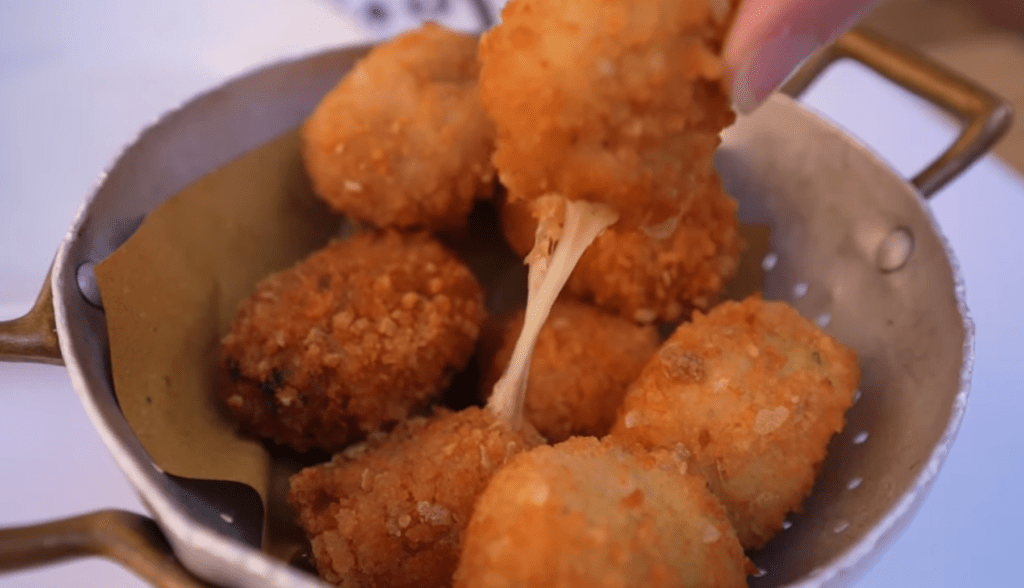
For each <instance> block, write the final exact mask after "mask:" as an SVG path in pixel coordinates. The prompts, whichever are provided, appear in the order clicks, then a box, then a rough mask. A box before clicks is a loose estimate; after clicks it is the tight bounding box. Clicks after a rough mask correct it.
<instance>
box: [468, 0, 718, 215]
mask: <svg viewBox="0 0 1024 588" xmlns="http://www.w3.org/2000/svg"><path fill="white" fill-rule="evenodd" d="M737 4H738V2H737V1H733V2H731V3H730V2H728V1H710V2H709V1H707V0H682V1H680V0H638V1H635V2H622V1H620V0H512V1H511V2H509V3H508V4H506V5H505V8H504V9H503V11H502V15H501V23H500V24H499V25H498V26H496V27H494V28H493V29H491V30H490V31H488V32H486V33H485V34H484V35H483V37H482V38H481V41H480V63H481V70H480V94H481V97H482V99H483V105H484V108H485V109H486V111H487V113H488V114H489V115H490V117H491V118H492V119H493V120H494V123H495V128H496V131H497V140H496V144H495V153H494V164H495V167H497V169H498V171H499V176H500V178H501V182H502V183H503V184H504V185H505V186H506V187H507V188H508V190H509V193H510V196H511V198H512V199H513V200H516V199H527V200H532V199H534V198H537V197H540V196H543V195H545V194H549V193H557V194H561V195H563V196H566V197H568V198H570V199H573V200H579V199H585V200H590V201H594V202H601V203H604V204H607V205H609V206H610V207H611V208H612V209H613V210H615V211H616V212H618V213H619V215H620V222H621V223H624V224H625V225H627V226H634V227H635V226H653V225H657V224H659V223H661V222H663V221H665V220H666V219H668V218H670V217H673V216H675V215H676V214H677V213H678V212H679V210H681V209H685V208H686V207H687V206H689V202H690V201H691V200H692V199H693V197H694V194H695V193H696V192H698V191H699V190H698V189H699V187H700V186H701V185H702V184H703V183H704V182H706V181H707V178H708V177H710V176H711V175H712V174H713V173H714V169H713V165H712V156H713V154H714V151H715V149H716V148H717V147H718V145H719V142H720V140H719V133H720V131H721V130H722V129H723V128H725V127H726V126H728V125H730V124H731V123H732V122H733V120H734V119H735V116H734V114H733V112H732V109H731V106H730V99H729V96H728V93H727V88H726V84H725V69H724V67H723V65H722V61H721V58H720V53H721V47H722V43H723V39H724V37H725V34H726V30H727V27H728V24H729V22H730V21H731V18H732V13H733V11H734V9H735V6H736V5H737Z"/></svg>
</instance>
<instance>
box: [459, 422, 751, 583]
mask: <svg viewBox="0 0 1024 588" xmlns="http://www.w3.org/2000/svg"><path fill="white" fill-rule="evenodd" d="M685 467H686V464H685V463H684V462H680V461H678V459H677V458H676V457H675V456H674V455H672V454H671V453H670V452H667V451H656V452H650V453H648V452H646V451H638V452H636V453H634V452H629V451H626V450H624V449H623V448H622V447H620V446H619V445H618V444H616V443H610V442H608V441H605V442H599V441H598V440H597V439H595V438H593V437H574V438H572V439H569V440H568V441H565V442H563V443H560V444H558V445H555V446H546V445H545V446H540V447H537V448H535V449H532V450H530V451H527V452H524V453H520V454H519V455H517V456H515V457H514V458H512V460H511V461H509V463H508V465H506V466H505V467H504V468H502V469H501V470H499V471H498V473H496V474H495V475H494V477H493V478H492V479H491V481H490V483H489V484H488V485H487V488H486V489H485V490H484V492H483V494H481V496H480V499H479V501H478V502H477V505H476V509H475V510H474V511H473V516H472V518H471V519H470V522H469V526H468V527H467V528H466V531H465V534H464V536H463V542H462V556H461V558H460V561H459V567H458V569H457V571H456V572H455V586H456V588H492V587H493V588H499V587H500V588H507V587H510V586H516V587H518V588H570V587H571V588H576V587H578V586H588V587H594V588H603V587H608V588H611V587H615V588H628V587H633V586H635V587H645V588H646V587H649V586H657V587H691V588H698V587H699V588H718V587H736V588H739V587H745V586H746V585H747V584H746V571H747V569H748V568H747V565H748V562H747V559H746V557H745V556H744V554H743V550H742V549H741V548H740V544H739V541H738V540H737V539H736V535H735V533H734V532H733V530H732V528H731V527H730V526H729V521H728V519H727V518H726V516H725V513H724V511H723V509H722V506H721V504H720V503H719V502H718V500H717V499H715V497H714V496H712V495H711V494H710V493H709V492H708V490H707V487H706V485H705V483H704V480H702V479H701V478H699V477H698V476H694V475H690V474H687V473H685V471H684V470H685Z"/></svg>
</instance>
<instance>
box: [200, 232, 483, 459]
mask: <svg viewBox="0 0 1024 588" xmlns="http://www.w3.org/2000/svg"><path fill="white" fill-rule="evenodd" d="M484 318H485V310H484V302H483V292H482V291H481V288H480V285H479V284H478V283H477V280H476V278H475V277H474V276H473V274H472V273H470V271H469V270H468V269H467V268H466V266H465V265H463V263H462V262H461V261H460V260H459V259H458V258H456V257H455V255H454V254H452V253H451V252H449V251H448V250H446V249H445V248H444V247H442V246H441V245H440V243H438V242H437V241H436V240H435V239H434V238H433V237H431V236H429V235H427V234H425V233H417V234H409V235H406V234H401V233H398V232H396V231H390V230H389V231H382V232H379V233H376V232H374V233H371V232H365V233H361V234H357V235H355V236H354V237H352V238H351V239H348V240H342V241H336V242H333V243H331V244H329V245H327V246H326V247H325V248H324V249H322V250H320V251H318V252H315V253H313V254H312V255H310V256H309V257H308V258H306V259H305V260H303V261H302V262H300V263H299V264H297V265H296V266H294V267H293V268H291V269H289V270H286V271H284V272H281V273H279V274H276V275H274V276H271V277H269V278H267V279H266V280H264V281H263V282H261V283H260V284H259V285H258V286H257V288H256V291H255V292H254V294H253V295H252V296H251V297H250V298H249V299H248V300H247V301H246V302H244V303H243V304H242V306H241V309H240V310H239V313H238V316H237V318H236V319H235V322H234V324H233V326H232V327H231V330H230V332H229V333H228V334H227V335H226V336H225V337H224V339H223V341H222V345H221V352H222V353H221V362H220V369H221V375H222V379H223V382H224V384H223V385H222V386H221V388H220V391H221V399H222V401H223V403H224V405H225V406H226V408H227V410H228V411H229V412H230V414H231V415H232V416H234V418H236V419H237V420H238V421H239V422H241V423H242V424H243V426H244V427H245V428H247V429H248V430H250V431H251V432H253V433H255V434H257V435H260V436H263V437H268V438H270V439H273V440H274V441H276V442H278V443H282V444H285V445H289V446H291V447H293V448H295V449H298V450H300V451H303V450H307V449H310V448H314V447H318V448H323V449H328V450H334V449H338V448H341V447H343V446H344V445H345V444H347V443H349V442H351V441H353V440H356V439H359V438H361V437H364V436H365V435H366V434H367V433H369V432H371V431H375V430H378V429H381V428H384V427H388V426H391V425H394V424H395V423H397V422H399V421H401V420H402V419H404V418H406V417H407V416H409V415H410V414H413V413H415V412H417V411H419V410H421V409H422V408H423V407H424V406H425V404H426V403H427V402H428V401H429V400H430V399H431V398H433V397H435V396H436V395H437V394H438V393H439V392H440V391H441V390H442V389H443V388H444V387H445V386H446V385H447V384H448V382H449V381H450V380H451V378H452V376H453V374H455V373H457V372H458V371H460V370H461V369H463V368H464V367H465V366H466V364H467V363H468V361H469V359H470V357H471V356H472V354H473V350H474V346H475V344H476V339H477V337H478V335H479V332H480V327H481V325H482V323H483V320H484Z"/></svg>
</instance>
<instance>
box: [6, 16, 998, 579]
mask: <svg viewBox="0 0 1024 588" xmlns="http://www.w3.org/2000/svg"><path fill="white" fill-rule="evenodd" d="M366 50H367V48H365V47H364V48H355V49H344V50H340V51H334V52H329V53H325V54H321V55H317V56H313V57H309V58H305V59H300V60H297V61H291V62H286V63H283V64H279V65H273V66H270V67H268V68H265V69H262V70H259V71H257V72H255V73H252V74H250V75H247V76H245V77H243V78H240V79H238V80H235V81H232V82H230V83H228V84H226V85H224V86H222V87H220V88H218V89H216V90H214V91H212V92H210V93H208V94H205V95H203V96H201V97H199V98H197V99H195V100H193V101H191V102H189V103H188V104H186V105H184V106H183V107H181V108H180V109H179V110H176V111H174V112H172V113H170V114H169V115H167V116H166V117H165V118H164V119H163V120H161V121H160V122H159V123H158V124H156V125H155V126H153V127H152V128H150V129H148V130H147V131H145V132H144V133H143V134H142V135H141V136H140V137H139V139H138V140H137V141H136V143H135V144H133V145H132V146H131V147H130V148H129V149H128V150H127V151H126V152H125V153H124V154H123V156H122V157H121V158H120V159H119V160H118V161H117V162H116V164H115V165H114V166H113V168H112V169H111V170H110V172H109V173H108V174H107V175H106V177H105V180H104V181H103V183H102V184H101V185H100V187H99V188H98V189H97V190H96V192H95V193H94V194H93V195H92V196H91V197H90V198H89V199H88V200H87V201H86V203H85V205H84V206H83V207H82V209H81V210H80V212H79V214H78V217H77V219H76V220H75V222H74V226H73V227H72V228H71V230H70V231H69V233H68V236H67V237H66V239H65V240H64V242H63V243H62V245H61V247H60V250H59V252H58V254H57V257H56V260H55V262H54V265H53V268H52V272H51V280H50V282H49V283H48V284H47V285H46V286H45V287H44V288H43V292H42V294H41V296H40V300H39V302H38V303H37V304H36V306H35V307H34V308H33V310H32V311H30V313H29V315H27V316H26V317H23V318H22V319H17V320H15V321H9V322H7V323H0V356H5V358H6V359H22V360H32V361H51V362H59V361H61V358H62V359H63V362H64V363H65V364H66V365H67V368H68V370H69V372H70V375H71V380H72V382H73V384H74V387H75V389H76V391H77V393H78V394H79V395H80V396H81V399H82V401H83V405H84V406H85V409H86V411H87V412H88V414H89V417H90V418H91V420H92V421H93V423H94V424H95V426H96V428H97V429H98V431H99V432H100V435H101V437H102V438H103V440H104V442H105V443H106V444H107V446H108V447H109V449H110V451H111V453H112V454H113V456H114V457H115V459H116V461H117V462H118V464H119V465H120V466H121V468H122V469H123V470H124V472H125V475H126V476H127V478H128V479H129V481H130V482H131V483H132V484H133V485H134V487H135V488H136V489H137V490H138V492H139V493H140V495H141V496H142V498H143V500H144V502H145V503H146V504H147V505H148V506H149V507H150V509H151V515H152V516H153V518H154V519H155V525H154V523H152V522H150V521H148V520H147V519H145V518H144V517H141V516H139V515H131V514H128V513H110V512H106V513H96V514H93V515H87V516H85V517H80V518H77V519H72V520H69V521H64V522H60V523H52V524H48V525H41V526H36V527H26V528H19V529H8V530H2V531H0V570H3V569H14V568H18V567H23V566H25V565H30V564H37V563H43V562H46V561H53V560H56V559H60V558H63V557H69V556H75V555H83V554H96V553H98V554H104V555H107V556H110V557H112V558H114V559H117V560H120V561H122V562H123V563H125V564H126V565H129V566H130V567H132V568H133V569H135V570H136V571H137V572H139V573H140V574H142V575H143V576H144V577H146V578H147V579H149V580H150V581H152V582H154V583H156V584H159V585H164V586H192V585H197V584H198V583H199V582H200V581H199V580H196V579H195V577H194V576H198V577H201V578H204V579H205V580H206V581H210V582H214V583H216V584H220V585H225V586H243V585H244V586H272V585H273V586H291V587H312V586H321V585H322V584H320V583H319V582H318V581H317V580H315V579H314V578H313V577H312V576H310V575H308V574H307V573H305V572H303V571H300V570H298V569H296V568H293V567H291V566H289V565H287V564H286V563H285V562H282V561H279V560H276V559H273V558H271V557H269V556H267V555H265V554H264V553H262V552H261V551H259V550H258V549H256V548H254V547H251V546H250V545H249V544H248V543H247V542H246V541H245V538H246V537H247V536H248V535H249V530H251V529H252V527H253V526H255V527H257V528H258V527H259V526H260V525H261V523H262V521H261V520H255V521H254V520H253V517H256V518H257V519H260V518H261V517H262V513H261V512H260V513H256V514H251V513H250V514H249V515H245V514H244V513H242V514H237V513H236V514H237V516H233V517H228V518H230V519H231V522H225V521H227V520H228V519H227V518H225V517H223V516H222V514H223V513H222V512H221V506H214V505H218V504H220V505H223V497H221V496H217V497H214V496H213V494H214V493H215V492H217V491H216V490H214V489H211V488H210V487H208V486H203V485H197V484H189V483H188V481H187V480H181V479H177V478H173V477H170V476H167V475H165V474H164V473H162V472H161V471H160V470H159V469H158V468H157V467H156V466H155V465H154V464H153V462H152V461H151V460H150V458H149V457H148V455H147V454H146V452H145V450H144V449H143V447H142V445H141V444H140V443H139V441H138V439H137V438H136V437H135V434H134V433H133V431H132V429H131V427H130V426H129V425H128V423H127V422H126V420H125V418H124V416H123V415H122V414H121V412H120V410H119V408H118V405H117V401H116V398H115V395H114V391H113V385H112V383H111V382H112V377H111V372H110V360H109V350H108V339H107V332H106V325H105V319H104V314H103V310H102V307H101V306H100V305H99V304H98V299H97V297H96V293H95V284H94V283H93V282H91V278H90V275H91V274H90V273H89V271H88V270H89V268H91V267H92V265H93V264H95V263H97V262H99V261H101V260H103V259H105V258H106V257H107V256H108V255H109V254H110V253H111V252H113V251H114V250H115V249H116V248H117V247H118V246H120V245H121V244H122V243H124V241H125V240H126V239H127V238H128V237H129V236H130V235H131V233H132V232H133V231H134V230H135V228H136V227H137V226H138V224H139V222H140V219H142V218H143V217H144V216H145V215H146V214H147V213H148V212H149V211H151V210H152V209H153V208H155V207H156V206H157V205H159V204H160V203H162V202H163V201H164V200H166V199H167V198H169V197H171V196H173V195H174V194H176V193H178V192H179V191H180V190H182V189H183V188H185V187H186V186H187V185H189V184H191V183H192V182H193V181H195V180H197V179H198V178H200V177H202V176H204V175H205V174H207V173H209V172H210V171H212V170H214V169H216V168H218V167H219V166H221V165H223V164H225V163H226V162H228V161H230V160H232V159H233V158H235V157H237V156H238V155H240V154H242V153H244V152H246V151H248V150H250V149H252V148H254V147H256V146H259V145H261V144H264V143H266V142H267V141H269V140H270V139H272V138H273V137H275V136H277V135H279V134H280V133H282V132H284V131H287V130H289V129H292V128H294V127H295V126H297V125H298V124H299V123H300V122H301V121H302V120H303V119H304V118H305V117H306V116H307V115H308V113H309V112H310V111H311V110H312V108H313V107H314V105H315V104H316V103H317V102H318V101H319V99H320V97H321V96H323V95H324V93H326V92H327V90H329V89H330V88H331V87H332V86H333V85H334V84H335V83H336V81H337V80H338V79H339V77H340V76H341V75H343V74H344V72H346V71H347V70H348V69H349V68H350V67H351V66H352V64H353V63H354V61H355V60H356V59H358V58H359V57H361V56H362V55H363V54H365V52H366ZM843 57H852V58H854V59H857V60H859V61H861V62H863V63H865V64H866V65H868V66H869V67H872V68H873V69H875V70H876V71H879V72H880V73H882V74H883V75H885V76H887V77H889V78H890V79H892V80H894V81H896V82H897V83H900V84H901V85H904V86H905V87H907V88H908V89H910V90H911V91H913V92H915V93H918V94H920V95H922V96H925V97H927V98H929V99H931V100H932V101H933V102H935V103H937V104H938V105H939V106H941V107H943V108H945V109H947V110H949V111H951V112H952V113H953V114H955V115H957V116H958V117H959V118H960V119H961V120H962V121H963V123H964V130H963V132H962V133H961V136H960V137H959V138H958V139H957V141H956V142H955V143H954V145H953V146H952V147H951V148H950V150H949V151H947V152H946V153H944V154H943V155H942V156H941V157H940V158H939V159H938V160H937V161H936V162H935V163H934V164H933V165H931V166H930V167H929V168H928V169H926V170H925V171H924V172H922V174H921V175H919V176H918V177H917V178H915V179H914V180H913V182H912V183H908V182H907V181H906V180H904V179H903V178H901V177H899V176H897V175H896V174H895V173H894V172H893V171H892V170H891V169H890V168H889V167H888V166H887V165H886V164H884V163H882V162H881V161H880V160H879V159H878V158H876V157H875V156H874V155H873V154H872V153H871V152H870V151H869V150H867V149H866V148H865V147H863V146H862V145H860V144H858V143H857V142H856V141H855V140H853V139H852V138H851V137H849V136H848V135H846V134H844V133H842V132H840V131H839V130H837V129H835V128H833V127H832V126H829V125H828V124H827V123H825V122H823V121H822V120H821V119H819V118H817V117H816V116H815V115H813V114H811V113H809V112H807V111H805V110H803V109H802V108H801V107H800V106H799V104H798V103H797V102H796V101H795V100H793V99H792V98H789V97H788V96H786V95H782V94H780V95H777V96H775V97H773V98H772V99H771V100H769V102H768V103H767V104H765V105H764V106H763V107H762V108H760V109H759V110H758V111H757V112H756V113H755V114H753V115H751V116H747V117H741V119H740V120H739V121H738V122H737V124H736V125H735V126H734V127H732V128H730V129H728V130H727V131H726V133H725V134H724V142H723V145H722V147H721V149H720V151H719V153H718V155H717V165H718V168H719V171H720V172H721V175H722V177H723V181H724V183H725V186H726V188H727V191H728V192H729V193H731V194H732V195H733V196H734V197H735V198H736V199H737V200H738V201H739V203H740V215H741V218H742V219H743V220H745V221H751V222H766V223H769V224H770V225H771V227H772V241H771V252H770V253H769V254H768V255H767V256H766V257H765V258H764V260H763V265H762V267H763V269H764V270H765V288H764V295H765V297H766V298H773V299H781V300H785V301H788V302H790V303H792V304H793V305H794V306H795V307H796V308H797V309H798V310H799V311H800V312H801V313H802V314H804V315H805V316H807V317H808V318H810V319H811V320H813V321H815V322H817V324H818V325H820V326H821V327H822V328H824V329H825V330H826V331H828V332H829V333H831V334H832V335H833V336H835V337H836V338H838V339H839V340H841V341H842V342H844V343H845V344H846V345H848V346H850V347H852V348H853V349H854V350H856V351H857V353H858V355H859V358H860V362H861V369H862V373H863V380H862V386H861V389H860V390H859V391H858V394H857V401H856V402H855V404H854V406H853V407H852V408H851V409H850V411H849V413H848V424H847V426H846V429H845V430H844V431H843V433H842V434H840V435H838V436H837V437H835V438H834V439H833V442H832V445H831V447H830V451H829V456H828V459H827V461H826V462H825V464H824V465H823V467H822V470H821V473H820V476H819V478H818V480H817V484H816V486H815V489H814V491H813V493H812V495H811V496H810V497H809V499H808V500H807V502H806V504H805V508H804V510H803V512H802V513H801V514H799V515H796V516H794V517H792V518H791V519H790V521H788V522H787V527H786V528H785V529H784V530H783V531H782V532H781V534H780V535H779V536H778V537H777V538H776V539H774V540H773V541H772V542H770V543H769V544H768V545H767V546H766V547H765V548H763V549H761V550H759V551H758V552H755V553H753V554H752V559H753V560H754V561H755V563H756V564H757V565H758V566H759V567H760V568H761V570H762V572H761V573H760V574H758V576H757V577H754V578H752V579H751V585H752V586H757V587H768V586H783V585H787V586H829V587H835V586H845V585H849V584H852V583H853V582H854V581H856V579H857V578H858V577H859V576H860V575H861V574H863V573H864V572H865V571H866V570H867V569H868V568H869V567H870V566H871V565H872V564H873V563H874V562H875V561H876V560H877V559H878V558H879V557H880V556H881V554H882V553H883V552H884V551H885V549H886V548H887V547H888V546H889V545H890V544H891V543H892V542H893V541H894V540H895V539H896V538H897V537H898V535H899V534H900V532H901V531H902V530H903V528H904V527H905V526H906V525H907V524H908V523H909V521H910V520H911V518H912V517H913V515H914V513H915V511H916V509H917V508H918V507H919V505H920V504H921V502H922V501H923V500H924V499H925V496H926V495H927V492H928V489H929V488H930V486H931V484H932V482H933V481H934V479H935V477H936V475H937V474H938V471H939V468H940V467H941V464H942V462H943V461H944V459H945V456H946V454H947V453H948V451H949V449H950V446H951V444H952V443H953V440H954V437H955V435H956V431H957V429H958V427H959V424H960V422H961V420H962V417H963V414H964V410H965V406H966V400H967V389H968V383H969V377H970V368H971V353H972V330H971V329H972V327H971V323H970V321H969V319H968V318H967V313H966V309H965V307H964V297H963V291H962V284H961V279H960V276H959V273H958V270H957V267H956V264H955V261H954V260H953V255H952V252H950V251H949V249H948V247H947V246H946V244H945V242H944V240H943V238H942V237H941V235H940V234H939V231H938V229H937V227H936V225H935V222H934V220H933V219H932V217H931V215H930V214H929V211H928V208H927V206H926V205H925V203H924V201H923V199H922V196H927V195H929V194H930V193H932V192H934V191H935V190H936V189H937V188H938V187H940V186H941V185H943V184H944V183H945V182H946V181H948V180H949V179H951V178H952V177H954V176H955V175H957V174H958V173H959V172H960V171H961V170H962V169H963V168H965V167H966V166H967V165H969V164H970V163H971V162H973V161H974V160H975V159H976V158H977V157H978V156H980V155H981V154H982V153H984V151H985V150H987V149H988V147H989V146H990V145H991V144H992V143H993V142H994V141H995V140H996V139H997V138H998V137H999V136H1000V135H1001V134H1002V132H1003V131H1004V130H1005V128H1006V126H1007V125H1008V122H1009V110H1008V108H1007V107H1006V106H1005V104H1004V103H1002V102H1001V101H1000V100H998V99H997V98H995V97H993V96H992V95H991V94H989V93H988V92H986V91H984V90H982V89H980V88H977V87H976V86H974V85H973V84H971V83H969V82H967V81H966V80H963V79H961V78H959V77H957V76H956V75H955V74H952V73H951V72H948V71H946V70H944V69H942V68H939V67H937V66H936V65H934V64H932V63H930V62H928V61H925V60H923V59H922V58H919V57H915V56H913V55H912V54H910V53H909V52H908V51H907V50H906V49H902V48H898V47H895V46H893V45H891V44H889V43H887V42H885V41H882V40H881V39H878V38H877V37H874V36H872V35H870V34H868V33H866V32H864V31H858V32H854V33H850V34H848V35H846V36H845V37H843V38H842V39H840V41H839V42H837V43H836V44H835V45H834V46H832V47H830V48H829V49H827V50H826V51H824V52H823V53H821V54H820V55H819V56H818V57H817V58H815V59H814V60H812V62H811V63H810V64H809V65H808V66H807V67H806V68H805V69H804V70H802V72H801V73H800V74H798V75H797V76H796V77H794V78H793V79H792V80H791V81H790V83H789V84H788V86H787V88H786V90H787V91H788V93H789V94H792V95H795V94H798V93H799V91H800V90H802V89H803V88H804V87H806V86H807V85H808V84H809V83H810V81H811V80H812V79H813V78H814V77H815V76H817V75H818V74H819V73H820V72H821V71H822V69H823V68H824V67H825V66H826V65H827V64H828V63H831V62H832V61H833V60H835V59H838V58H843ZM161 535H162V536H163V537H165V538H166V540H167V542H168V543H169V545H170V547H171V548H173V552H174V555H175V556H176V558H177V561H180V562H181V564H183V565H184V568H186V569H187V571H186V570H184V569H182V568H181V566H179V564H178V563H177V561H175V559H173V558H168V557H166V555H167V554H168V553H169V550H168V546H167V544H164V543H163V542H162V539H161ZM55 538H56V539H58V540H55ZM193 574H194V576H193Z"/></svg>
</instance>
